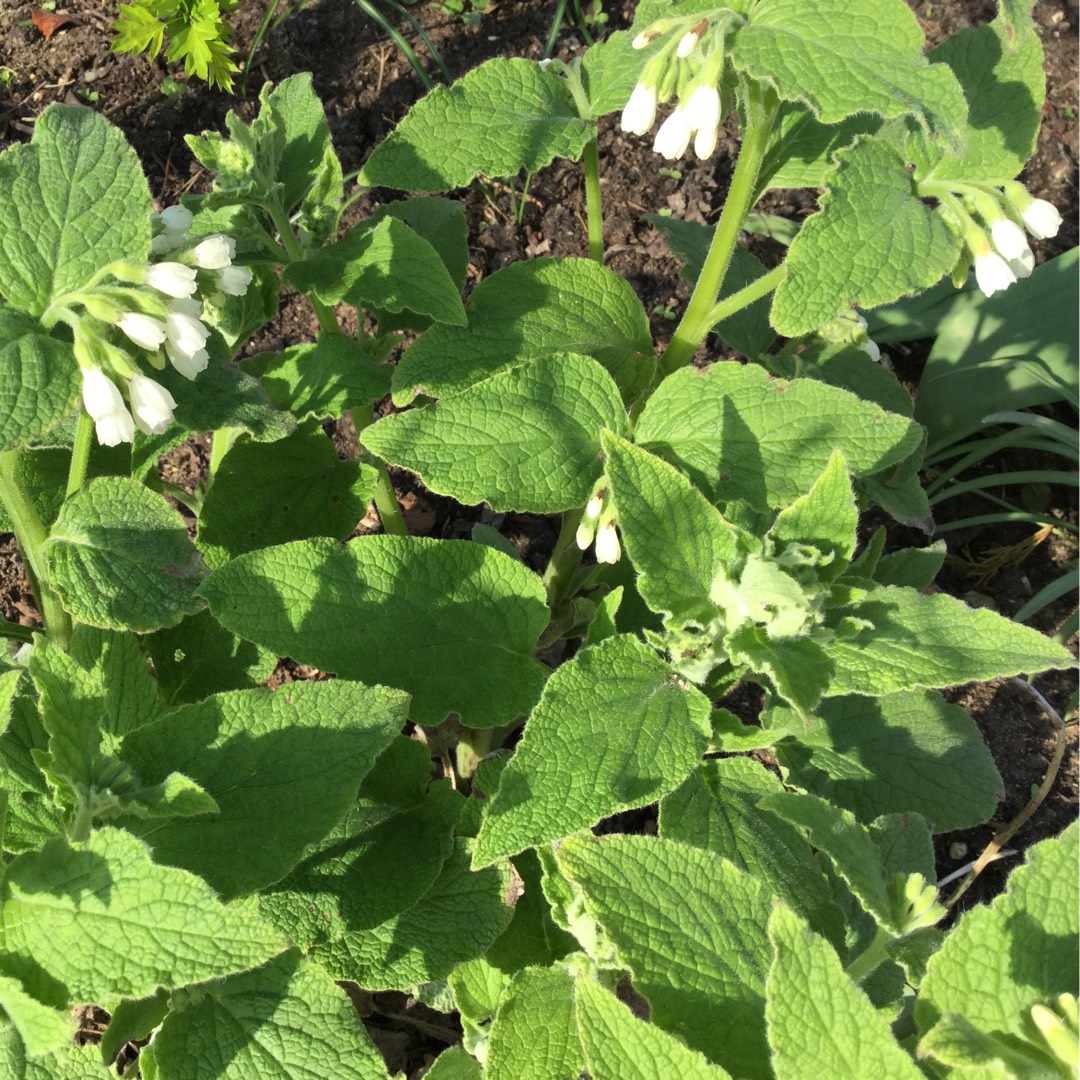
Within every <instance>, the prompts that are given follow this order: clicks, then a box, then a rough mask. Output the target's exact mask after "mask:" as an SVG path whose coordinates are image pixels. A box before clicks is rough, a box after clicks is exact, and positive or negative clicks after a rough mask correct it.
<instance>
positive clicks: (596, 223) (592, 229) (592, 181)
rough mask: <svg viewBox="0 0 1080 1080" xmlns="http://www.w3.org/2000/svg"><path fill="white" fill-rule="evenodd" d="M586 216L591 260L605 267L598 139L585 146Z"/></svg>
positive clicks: (583, 161) (582, 160) (583, 160)
mask: <svg viewBox="0 0 1080 1080" xmlns="http://www.w3.org/2000/svg"><path fill="white" fill-rule="evenodd" d="M581 162H582V165H584V167H585V215H586V218H587V220H588V225H589V258H590V259H592V260H593V261H594V262H598V263H599V264H600V265H601V266H603V265H604V219H603V213H602V209H601V202H600V154H599V152H598V151H597V148H596V137H595V136H593V138H591V139H590V140H589V141H588V142H587V143H586V144H585V153H584V155H583V156H582V159H581Z"/></svg>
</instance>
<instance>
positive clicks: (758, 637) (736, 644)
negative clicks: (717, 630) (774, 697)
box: [724, 563, 833, 723]
mask: <svg viewBox="0 0 1080 1080" xmlns="http://www.w3.org/2000/svg"><path fill="white" fill-rule="evenodd" d="M761 565H764V566H767V567H775V565H776V564H775V563H762V564H761ZM773 580H775V581H776V582H777V583H781V582H783V583H785V585H786V586H787V587H789V588H791V589H792V591H793V593H794V590H795V589H797V585H796V583H795V581H794V579H793V578H790V577H788V576H787V575H786V574H783V573H782V572H780V571H777V572H776V575H775V578H774V579H773ZM770 583H771V581H770V579H768V578H767V579H765V581H763V582H762V583H761V584H760V586H759V588H761V589H762V591H761V592H760V593H759V595H762V596H770V594H769V593H768V592H767V591H765V590H766V589H767V588H768V586H769V584H770ZM740 584H741V585H742V586H743V587H744V588H745V587H746V586H747V584H748V583H747V580H746V575H745V574H744V575H743V581H742V582H741V583H740ZM752 584H754V585H758V583H757V582H752ZM770 598H771V599H774V600H775V601H776V607H777V608H778V610H779V611H780V612H783V610H784V608H785V606H787V605H790V610H791V612H792V613H793V615H794V617H796V618H797V617H798V616H799V613H800V612H801V611H803V610H805V609H804V608H803V607H802V603H803V602H804V601H803V596H802V594H801V593H794V595H793V596H792V597H791V600H790V601H789V598H788V597H787V596H786V595H785V594H784V593H783V592H779V591H778V592H775V593H772V594H771V597H770ZM724 645H725V646H726V648H727V650H728V653H729V655H730V657H731V660H732V662H733V663H735V664H739V665H745V666H746V667H748V668H750V669H751V670H752V671H758V672H761V673H762V674H763V675H765V676H767V677H768V679H769V681H770V682H771V683H772V684H773V686H774V687H775V689H776V692H777V694H778V695H779V696H780V697H781V698H782V699H783V700H784V701H786V702H789V703H790V704H791V705H792V706H794V708H795V710H796V712H798V714H799V716H801V717H802V719H803V722H804V723H809V722H810V718H811V715H812V714H813V712H814V710H815V709H816V708H817V706H818V703H819V702H820V701H821V697H822V695H823V694H824V693H825V692H826V691H827V690H828V688H829V684H830V682H831V680H832V677H833V665H832V663H831V662H830V658H829V654H828V653H827V652H826V650H825V649H824V648H822V646H821V645H819V644H818V643H817V642H816V641H814V640H813V639H812V638H809V637H786V638H774V637H770V636H769V634H768V631H767V629H766V628H765V627H761V626H754V625H752V624H748V625H744V626H741V627H739V628H738V629H737V630H735V631H734V632H732V633H729V634H728V635H727V637H726V638H725V639H724Z"/></svg>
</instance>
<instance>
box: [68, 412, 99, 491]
mask: <svg viewBox="0 0 1080 1080" xmlns="http://www.w3.org/2000/svg"><path fill="white" fill-rule="evenodd" d="M93 439H94V421H93V420H91V419H90V414H89V413H88V412H87V411H86V410H85V409H80V410H79V416H78V419H77V420H76V421H75V442H74V444H73V446H72V448H71V464H70V465H69V466H68V482H67V491H66V492H65V493H64V498H68V499H69V498H71V496H72V495H74V494H75V492H76V491H78V490H79V488H81V487H82V486H83V484H85V483H86V467H87V465H88V464H89V462H90V447H91V445H92V443H93Z"/></svg>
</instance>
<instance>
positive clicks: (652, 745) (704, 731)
mask: <svg viewBox="0 0 1080 1080" xmlns="http://www.w3.org/2000/svg"><path fill="white" fill-rule="evenodd" d="M709 732H710V726H709V702H708V699H707V698H705V697H704V695H702V694H701V693H700V692H699V691H697V690H695V689H694V688H693V687H691V686H689V685H687V684H685V683H682V682H680V681H679V680H678V679H676V678H675V676H674V675H673V674H672V671H671V669H670V668H669V667H668V665H667V664H665V663H664V662H663V660H661V659H660V658H659V657H657V655H656V654H655V653H654V652H653V651H652V650H651V649H649V648H647V647H646V646H645V645H643V644H642V643H641V642H640V641H638V640H637V638H635V637H632V636H630V635H628V634H623V635H619V636H617V637H613V638H608V639H607V640H606V641H603V642H601V643H600V644H599V645H594V646H590V647H589V648H586V649H583V650H582V651H581V652H579V653H578V654H577V655H576V656H575V657H574V658H573V659H572V660H571V661H569V662H568V663H566V664H563V666H562V667H560V668H559V669H558V670H557V671H556V672H555V674H554V675H552V677H551V679H550V680H548V684H547V686H546V687H545V688H544V693H543V695H542V696H541V698H540V702H539V704H538V705H537V706H536V708H535V709H534V710H533V712H532V714H531V715H530V717H529V720H528V723H527V724H526V726H525V736H524V738H523V739H522V741H521V743H520V744H519V745H518V747H517V750H516V751H515V752H514V756H513V758H512V759H511V761H510V764H509V765H508V766H507V767H506V768H505V769H504V770H503V772H502V775H501V777H500V779H499V789H498V791H497V792H496V793H495V797H494V798H493V799H491V800H490V801H489V802H488V803H487V804H486V808H485V812H484V823H483V827H482V829H481V831H480V836H479V839H478V840H477V844H476V852H475V860H476V865H477V866H484V865H486V864H488V863H490V862H493V861H494V860H495V859H497V858H499V857H500V856H503V855H512V854H515V853H516V852H518V851H521V850H522V849H523V848H526V847H534V846H536V845H537V844H540V843H542V842H544V841H546V840H559V839H561V838H562V837H564V836H567V835H569V834H570V833H572V832H575V831H577V830H578V829H582V828H586V827H588V826H589V825H592V824H593V823H595V822H596V821H598V820H599V819H600V818H603V817H607V816H609V815H611V814H614V813H616V812H618V811H620V810H627V809H629V808H631V807H634V806H645V805H647V804H648V803H650V802H654V801H655V800H656V799H657V798H658V797H659V796H660V795H662V794H664V793H665V792H668V791H671V790H672V789H673V788H675V787H676V786H677V785H678V784H680V783H681V782H682V780H683V779H684V778H685V777H686V775H687V774H688V773H689V772H690V770H691V769H692V768H693V767H694V765H695V764H696V762H697V761H698V760H699V759H700V757H701V755H702V753H703V752H704V750H705V746H706V743H707V741H708V736H709Z"/></svg>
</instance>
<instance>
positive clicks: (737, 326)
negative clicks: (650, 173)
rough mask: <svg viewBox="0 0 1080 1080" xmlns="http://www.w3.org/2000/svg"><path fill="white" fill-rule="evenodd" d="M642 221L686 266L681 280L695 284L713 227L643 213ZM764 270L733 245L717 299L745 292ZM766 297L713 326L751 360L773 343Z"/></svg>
mask: <svg viewBox="0 0 1080 1080" xmlns="http://www.w3.org/2000/svg"><path fill="white" fill-rule="evenodd" d="M645 220H646V221H648V222H651V223H652V224H653V225H654V226H656V228H658V229H659V230H660V231H661V232H662V233H664V237H665V239H666V240H667V243H668V247H670V248H671V250H672V251H673V252H674V253H675V255H677V256H678V257H679V258H680V259H682V260H683V262H684V263H685V264H686V265H685V266H684V267H683V269H682V272H681V275H680V276H681V277H684V278H686V279H687V280H688V281H691V282H696V281H697V279H698V278H699V277H700V276H701V268H702V266H704V264H705V256H706V255H707V254H708V253H709V246H710V245H711V244H712V238H713V235H714V233H715V232H716V228H715V226H713V227H709V226H707V225H700V224H698V223H697V222H696V221H680V220H679V219H678V218H671V217H661V215H659V214H646V215H645ZM765 272H766V271H765V267H764V266H762V265H761V262H760V261H759V260H758V259H757V257H756V256H754V255H751V254H750V252H749V251H747V250H746V248H745V247H743V246H742V244H736V245H735V248H734V250H733V251H732V253H731V264H730V266H728V269H727V273H726V274H725V275H724V284H723V286H722V288H721V289H720V296H719V298H718V299H720V300H725V299H726V298H727V297H729V296H731V295H732V293H736V292H738V291H739V290H740V289H745V288H746V286H747V285H751V284H753V283H754V282H755V281H757V279H758V278H759V277H763V276H764V274H765ZM769 304H770V301H769V298H768V296H763V297H762V298H761V299H760V300H755V301H754V302H753V303H752V304H750V305H749V306H748V307H745V308H743V309H742V311H738V312H736V313H735V314H734V315H731V316H729V317H728V318H726V319H724V321H723V322H720V323H717V324H716V326H714V327H713V332H714V333H716V334H717V335H718V336H719V337H721V338H722V339H723V340H724V341H725V342H727V344H728V345H730V346H731V348H732V349H734V350H735V352H737V353H742V355H743V356H748V357H750V358H751V359H754V358H756V357H758V356H760V355H761V354H762V353H765V352H767V351H768V349H769V346H770V345H771V344H772V343H773V342H774V341H775V340H776V331H774V330H773V328H772V327H771V326H770V325H769Z"/></svg>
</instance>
